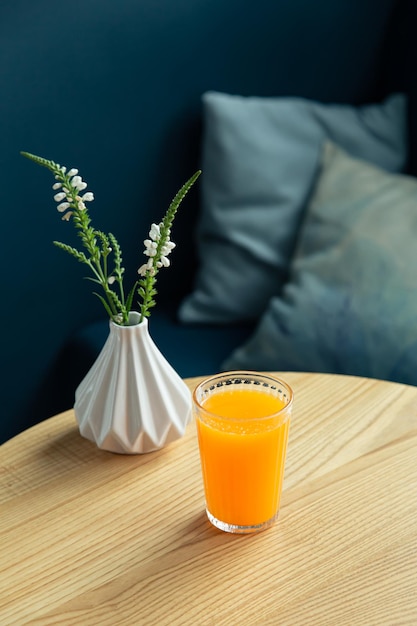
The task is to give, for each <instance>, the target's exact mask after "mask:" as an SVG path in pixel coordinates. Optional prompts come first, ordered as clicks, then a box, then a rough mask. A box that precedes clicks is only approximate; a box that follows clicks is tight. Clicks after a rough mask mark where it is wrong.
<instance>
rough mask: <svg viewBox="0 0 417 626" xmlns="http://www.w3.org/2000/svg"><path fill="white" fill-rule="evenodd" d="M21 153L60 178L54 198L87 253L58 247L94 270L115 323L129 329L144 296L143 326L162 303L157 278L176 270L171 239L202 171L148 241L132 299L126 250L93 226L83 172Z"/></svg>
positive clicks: (90, 197)
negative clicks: (131, 315)
mask: <svg viewBox="0 0 417 626" xmlns="http://www.w3.org/2000/svg"><path fill="white" fill-rule="evenodd" d="M21 154H22V155H23V156H24V157H26V158H28V159H30V160H32V161H34V162H35V163H37V164H38V165H42V166H43V167H46V168H47V169H48V170H50V171H51V172H52V173H53V174H54V177H55V180H56V182H55V183H54V185H53V189H54V190H55V191H56V194H55V196H54V199H55V200H56V202H58V206H57V209H58V211H59V212H60V213H62V219H63V220H65V221H70V220H71V219H72V221H73V223H74V226H75V228H76V230H77V234H78V236H79V237H80V239H81V242H82V244H83V247H84V250H85V252H84V251H80V250H78V249H77V248H74V247H72V246H69V245H67V244H65V243H62V242H61V241H54V242H53V243H54V244H55V245H56V246H57V247H59V248H61V250H64V251H65V252H67V253H68V254H70V255H71V256H73V257H74V258H75V259H77V261H79V262H81V263H83V264H84V265H87V266H88V267H89V269H90V270H91V273H92V276H89V277H87V278H89V280H91V281H92V282H94V283H96V284H98V285H99V286H100V287H101V288H102V293H97V292H93V293H94V294H95V295H96V296H97V297H98V298H99V299H100V301H101V302H102V304H103V306H104V308H105V310H106V312H107V314H108V315H109V317H110V319H111V320H112V321H113V322H115V323H117V324H119V325H121V326H127V325H128V324H129V313H130V311H131V310H132V305H133V299H134V296H135V293H137V294H138V295H139V297H140V303H139V308H140V322H142V321H143V319H144V318H145V317H149V316H150V309H151V308H152V307H153V306H155V304H156V301H155V297H156V295H157V291H156V287H155V284H156V276H157V274H158V272H159V270H160V269H161V268H162V267H168V266H169V265H170V261H169V259H168V255H169V254H170V252H171V251H172V249H173V248H174V247H175V244H174V243H173V242H172V241H171V240H170V235H171V227H172V223H173V221H174V218H175V215H176V213H177V210H178V208H179V206H180V204H181V202H182V201H183V199H184V197H185V196H186V194H187V193H188V191H189V190H190V189H191V187H192V186H193V185H194V183H195V182H196V180H197V178H198V177H199V176H200V174H201V170H197V172H195V174H193V176H191V178H189V180H187V182H186V183H185V184H184V185H183V186H182V187H181V189H180V190H179V191H178V192H177V194H176V195H175V197H174V199H173V200H172V202H171V204H170V205H169V207H168V210H167V212H166V213H165V216H164V218H163V220H162V222H160V224H152V225H151V229H150V231H149V239H145V241H144V245H145V250H144V254H145V256H147V257H148V260H147V262H146V263H145V264H143V265H141V267H140V268H139V269H138V274H139V275H140V278H139V279H138V280H137V281H135V283H134V284H133V286H132V287H131V288H130V290H129V291H128V292H127V296H126V295H125V289H124V284H123V279H124V274H125V268H124V266H123V260H122V251H121V248H120V245H119V243H118V241H117V239H116V237H115V236H114V235H113V234H112V233H108V234H106V233H104V232H102V231H100V230H96V229H95V228H94V227H93V226H92V224H91V218H90V215H89V212H88V209H87V204H86V203H88V202H91V201H93V200H94V195H93V193H92V192H90V191H85V189H86V188H87V183H85V182H84V181H83V180H82V178H81V176H79V175H78V170H77V169H74V168H72V169H70V170H69V171H67V168H66V167H65V166H61V165H59V164H58V163H55V162H54V161H51V160H48V159H45V158H43V157H39V156H36V155H34V154H31V153H29V152H21ZM82 192H84V193H82ZM110 257H111V258H112V267H111V268H110V267H109V258H110ZM114 287H116V288H117V291H116V289H115V288H114Z"/></svg>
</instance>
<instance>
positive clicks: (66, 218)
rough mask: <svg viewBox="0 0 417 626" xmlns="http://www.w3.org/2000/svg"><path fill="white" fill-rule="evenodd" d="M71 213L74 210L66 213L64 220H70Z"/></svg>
mask: <svg viewBox="0 0 417 626" xmlns="http://www.w3.org/2000/svg"><path fill="white" fill-rule="evenodd" d="M71 215H72V211H68V213H65V215H63V216H62V219H63V220H64V222H68V221H69V219H70V217H71Z"/></svg>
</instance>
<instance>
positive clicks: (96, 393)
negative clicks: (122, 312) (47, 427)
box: [74, 312, 191, 454]
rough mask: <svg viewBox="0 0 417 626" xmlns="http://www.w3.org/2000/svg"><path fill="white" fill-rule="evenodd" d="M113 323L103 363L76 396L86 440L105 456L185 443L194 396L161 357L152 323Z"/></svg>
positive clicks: (135, 316)
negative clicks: (151, 329) (151, 333)
mask: <svg viewBox="0 0 417 626" xmlns="http://www.w3.org/2000/svg"><path fill="white" fill-rule="evenodd" d="M138 319H139V314H138V313H136V312H135V313H131V314H130V320H131V322H132V325H131V326H118V325H117V324H114V323H113V322H110V334H109V337H108V339H107V341H106V343H105V344H104V346H103V349H102V351H101V352H100V354H99V356H98V357H97V360H96V361H95V363H94V364H93V366H92V368H91V369H90V371H89V372H88V373H87V375H86V377H85V378H84V380H83V381H82V382H81V383H80V385H79V386H78V388H77V390H76V392H75V405H74V410H75V415H76V418H77V421H78V425H79V429H80V433H81V435H83V436H84V437H86V438H87V439H90V440H91V441H94V442H95V443H96V444H97V446H98V447H99V448H101V449H103V450H109V451H111V452H118V453H123V454H140V453H144V452H151V451H153V450H158V449H159V448H162V447H163V446H165V445H167V444H168V443H171V442H172V441H174V440H176V439H178V438H180V437H182V436H183V435H184V432H185V428H186V426H187V424H188V423H189V422H190V419H191V393H190V391H189V389H188V387H187V385H186V384H185V383H184V381H183V380H182V379H181V378H180V376H179V375H178V374H177V372H176V371H175V370H174V369H173V368H172V367H171V365H170V364H169V363H168V361H167V360H166V359H165V357H164V356H163V355H162V353H161V352H160V351H159V349H158V348H157V346H156V345H155V343H154V341H153V340H152V338H151V336H150V334H149V331H148V322H147V320H146V319H145V320H143V321H142V322H141V323H140V324H139V323H135V321H138Z"/></svg>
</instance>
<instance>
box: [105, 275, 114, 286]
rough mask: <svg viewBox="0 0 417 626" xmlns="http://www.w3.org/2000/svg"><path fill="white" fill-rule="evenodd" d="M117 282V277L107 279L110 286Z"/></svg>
mask: <svg viewBox="0 0 417 626" xmlns="http://www.w3.org/2000/svg"><path fill="white" fill-rule="evenodd" d="M115 280H116V277H115V276H109V277H108V279H107V282H108V283H109V285H112V284H113V283H114V282H115Z"/></svg>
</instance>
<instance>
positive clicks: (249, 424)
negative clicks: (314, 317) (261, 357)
mask: <svg viewBox="0 0 417 626" xmlns="http://www.w3.org/2000/svg"><path fill="white" fill-rule="evenodd" d="M292 406H293V391H292V389H291V387H290V386H289V385H288V384H287V383H286V382H284V381H283V380H280V379H279V378H276V377H274V376H272V375H264V374H260V373H256V372H226V373H224V374H220V375H216V376H212V377H210V378H207V379H206V380H204V381H203V382H201V383H200V384H199V385H198V386H197V387H196V389H195V390H194V393H193V412H194V415H195V419H196V425H197V433H198V443H199V450H200V460H201V469H202V475H203V482H204V492H205V499H206V512H207V516H208V518H209V520H210V522H211V523H212V524H213V525H214V526H216V527H217V528H219V529H220V530H223V531H226V532H231V533H252V532H258V531H260V530H264V529H266V528H268V527H269V526H271V525H272V524H273V523H274V522H275V520H276V518H277V516H278V512H279V504H280V498H281V491H282V484H283V479H284V468H285V458H286V453H287V444H288V434H289V426H290V417H291V411H292Z"/></svg>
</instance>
